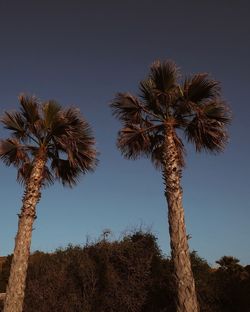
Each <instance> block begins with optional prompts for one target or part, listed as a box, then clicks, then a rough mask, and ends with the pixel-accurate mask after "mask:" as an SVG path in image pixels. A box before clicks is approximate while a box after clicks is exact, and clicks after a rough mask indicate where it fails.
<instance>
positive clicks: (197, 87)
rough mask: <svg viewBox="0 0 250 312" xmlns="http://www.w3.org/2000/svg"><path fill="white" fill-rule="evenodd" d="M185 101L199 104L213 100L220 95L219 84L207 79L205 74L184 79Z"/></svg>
mask: <svg viewBox="0 0 250 312" xmlns="http://www.w3.org/2000/svg"><path fill="white" fill-rule="evenodd" d="M183 94H184V97H185V99H187V100H188V101H191V102H194V103H200V102H202V101H205V100H208V99H214V98H216V97H218V96H219V95H220V84H219V82H218V81H216V80H214V79H212V78H210V77H209V75H208V74H207V73H202V74H196V75H194V76H193V77H190V78H186V80H185V82H184V85H183Z"/></svg>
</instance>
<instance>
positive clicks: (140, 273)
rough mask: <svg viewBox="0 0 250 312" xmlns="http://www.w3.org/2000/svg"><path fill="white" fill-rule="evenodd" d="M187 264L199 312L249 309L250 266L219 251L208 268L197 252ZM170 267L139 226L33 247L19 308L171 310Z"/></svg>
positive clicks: (1, 287) (0, 281)
mask: <svg viewBox="0 0 250 312" xmlns="http://www.w3.org/2000/svg"><path fill="white" fill-rule="evenodd" d="M232 259H233V261H232ZM191 263H192V269H193V273H194V278H195V281H196V287H197V293H198V300H199V304H200V309H201V312H243V311H248V310H249V306H250V297H249V292H250V270H249V267H250V266H245V267H244V266H242V265H240V264H239V261H238V259H235V258H233V257H225V256H224V257H222V258H221V259H220V260H219V261H218V263H219V265H218V268H216V269H215V268H211V266H209V264H208V263H207V262H206V261H205V260H204V259H202V258H200V257H199V256H198V255H197V253H196V252H192V253H191ZM10 264H11V256H9V257H7V258H6V260H5V262H4V265H3V267H2V271H0V292H4V291H5V287H6V283H7V280H8V274H9V270H10ZM172 272H173V263H172V261H171V260H170V258H166V257H164V256H163V254H162V252H161V251H160V249H159V247H158V245H157V241H156V238H155V237H154V236H153V235H152V234H150V233H143V232H140V231H139V232H135V233H134V234H131V235H127V236H125V237H123V239H122V240H120V241H111V242H109V241H108V240H104V239H100V240H99V241H97V242H95V243H91V244H86V245H85V246H83V247H81V246H68V247H67V248H66V249H58V250H56V251H55V252H54V253H51V254H48V253H43V252H39V251H37V252H35V253H34V254H33V255H31V257H30V263H29V268H28V276H27V287H26V292H25V300H24V311H25V312H34V311H37V312H47V311H48V309H49V311H51V312H61V311H62V312H103V311H105V312H106V311H107V312H108V311H112V312H114V311H115V312H117V311H121V312H164V311H167V312H176V308H175V302H174V296H175V293H174V288H173V280H172Z"/></svg>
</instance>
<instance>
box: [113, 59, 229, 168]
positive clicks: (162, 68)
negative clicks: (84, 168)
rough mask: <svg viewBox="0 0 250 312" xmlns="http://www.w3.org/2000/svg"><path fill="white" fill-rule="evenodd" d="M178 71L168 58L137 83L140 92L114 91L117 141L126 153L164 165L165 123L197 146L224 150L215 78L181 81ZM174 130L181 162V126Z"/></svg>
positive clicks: (223, 118) (225, 115) (224, 117)
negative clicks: (136, 94)
mask: <svg viewBox="0 0 250 312" xmlns="http://www.w3.org/2000/svg"><path fill="white" fill-rule="evenodd" d="M179 77H180V75H179V70H178V68H177V66H176V65H175V63H173V62H172V61H169V60H168V61H165V62H160V61H156V62H155V63H153V65H152V66H151V69H150V73H149V75H148V77H147V78H146V79H145V80H143V81H141V82H140V85H139V89H140V93H139V96H138V97H135V96H133V95H131V94H129V93H118V94H117V95H116V97H115V99H114V100H113V101H112V103H111V108H112V110H113V114H114V115H115V116H116V117H117V118H118V119H120V120H121V122H122V123H123V128H122V129H121V130H120V131H119V135H118V142H117V145H118V147H119V149H120V150H121V152H122V153H123V155H124V156H125V157H126V158H137V157H139V156H141V155H144V156H147V157H150V158H151V160H152V161H153V163H154V164H155V165H156V167H160V168H161V166H162V162H163V158H164V157H163V151H164V149H163V145H164V136H165V134H166V131H168V130H169V126H170V128H172V129H175V130H177V129H179V130H183V132H184V134H185V137H186V138H187V140H188V141H190V142H192V143H194V145H195V147H196V150H197V151H201V150H202V149H204V150H207V151H209V152H219V151H221V150H223V148H224V146H225V143H226V142H227V131H226V127H225V126H226V124H227V123H228V122H229V121H230V114H229V110H228V108H227V106H226V105H225V103H224V101H223V100H222V99H221V96H220V86H219V83H218V82H217V81H215V80H213V79H211V78H210V77H209V75H208V74H206V73H202V74H195V75H193V76H191V77H188V78H186V79H185V80H184V82H182V83H179V82H178V81H179ZM179 130H177V131H174V132H173V134H174V141H175V143H176V147H177V149H178V154H179V157H178V158H179V162H180V164H181V165H183V164H184V162H183V151H184V148H183V143H182V139H181V136H180V131H179Z"/></svg>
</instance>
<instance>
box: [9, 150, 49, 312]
mask: <svg viewBox="0 0 250 312" xmlns="http://www.w3.org/2000/svg"><path fill="white" fill-rule="evenodd" d="M45 162H46V158H45V153H44V152H43V151H41V152H40V154H39V156H38V157H37V158H36V160H35V165H34V167H33V170H32V172H31V176H30V179H29V181H28V183H27V185H26V188H25V192H24V197H23V206H22V209H21V214H20V215H19V223H18V231H17V235H16V239H15V249H14V255H13V260H12V263H11V270H10V277H9V281H8V286H7V289H6V297H5V302H4V312H21V311H22V307H23V300H24V290H25V281H26V275H27V268H28V260H29V255H30V243H31V235H32V225H33V222H34V220H35V218H36V204H37V203H38V201H39V199H40V196H41V194H40V189H41V183H42V179H43V170H44V166H45Z"/></svg>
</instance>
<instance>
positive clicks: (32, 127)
mask: <svg viewBox="0 0 250 312" xmlns="http://www.w3.org/2000/svg"><path fill="white" fill-rule="evenodd" d="M19 101H20V110H19V111H12V112H5V114H4V115H3V117H2V119H1V121H2V123H3V124H4V127H5V128H6V129H8V130H10V132H11V136H10V138H8V139H4V140H0V157H1V159H2V160H3V162H4V163H5V164H6V165H7V166H10V165H14V166H15V167H17V170H18V174H17V179H18V181H20V182H21V183H23V184H24V185H25V192H24V196H23V200H22V202H23V204H22V209H21V212H20V214H19V223H18V232H17V236H16V240H15V250H14V256H13V260H12V265H11V271H10V277H9V282H8V286H7V290H6V298H5V305H4V312H21V311H22V305H23V299H24V290H25V280H26V273H27V266H28V258H29V254H30V243H31V234H32V225H33V222H34V220H35V218H36V204H37V203H38V201H39V199H40V196H41V187H42V186H44V185H46V184H52V183H53V182H54V181H55V180H59V181H60V182H61V183H62V184H63V185H68V186H70V187H72V186H73V185H75V184H76V183H77V181H78V178H79V176H80V175H81V174H85V173H87V172H88V171H92V170H93V169H94V168H95V165H96V150H95V147H94V144H95V140H94V138H93V136H92V132H91V129H90V127H89V125H88V123H87V122H86V121H85V120H84V119H83V118H82V117H81V115H80V111H79V110H78V109H76V108H67V109H62V108H61V106H60V105H59V104H58V103H56V102H55V101H47V102H44V103H41V102H40V101H39V100H37V99H36V98H35V97H31V96H24V95H21V96H20V97H19Z"/></svg>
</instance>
